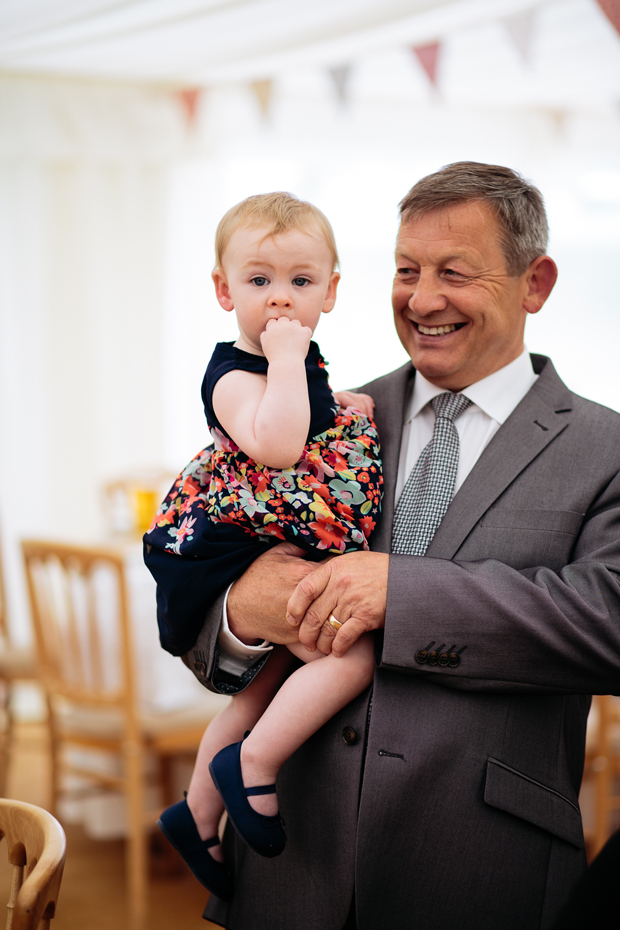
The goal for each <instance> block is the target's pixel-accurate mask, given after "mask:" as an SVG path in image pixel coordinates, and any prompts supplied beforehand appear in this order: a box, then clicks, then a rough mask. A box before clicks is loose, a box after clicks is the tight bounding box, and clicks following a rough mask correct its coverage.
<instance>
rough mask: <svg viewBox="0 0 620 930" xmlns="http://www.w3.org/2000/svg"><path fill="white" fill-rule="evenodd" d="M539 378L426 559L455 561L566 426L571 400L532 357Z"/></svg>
mask: <svg viewBox="0 0 620 930" xmlns="http://www.w3.org/2000/svg"><path fill="white" fill-rule="evenodd" d="M532 358H533V362H534V369H535V371H536V372H537V373H538V372H539V369H540V374H539V378H538V380H537V381H536V383H535V384H534V385H533V386H532V388H531V389H530V390H529V391H528V393H527V394H526V395H525V397H524V398H523V400H522V401H521V403H520V404H519V405H518V406H517V407H516V408H515V410H514V411H513V412H512V414H511V415H510V416H509V417H508V419H507V420H506V422H505V423H504V424H503V426H502V427H501V428H500V429H499V430H498V431H497V433H496V434H495V436H494V437H493V439H492V440H491V442H490V443H489V445H488V446H487V447H486V449H485V450H484V452H483V453H482V455H481V456H480V458H479V459H478V461H477V462H476V464H475V466H474V467H473V469H472V470H471V472H470V473H469V475H468V476H467V478H466V480H465V481H464V482H463V485H462V486H461V488H460V489H459V491H458V493H457V494H456V495H455V497H454V500H453V501H452V503H451V504H450V506H449V508H448V510H447V512H446V515H445V517H444V518H443V520H442V522H441V524H440V526H439V529H438V530H437V532H436V533H435V536H434V538H433V540H432V542H431V544H430V546H429V548H428V551H427V555H429V556H432V557H434V558H439V559H452V558H454V556H455V554H456V552H457V551H458V549H459V547H460V546H461V545H462V543H463V542H464V540H465V539H466V537H467V536H468V534H469V533H470V532H471V530H472V529H473V527H474V526H475V525H476V523H477V522H478V521H479V520H480V518H481V517H482V516H483V514H484V513H485V512H486V511H487V510H488V509H489V507H490V506H491V505H492V504H493V503H494V501H496V500H497V498H498V497H499V496H500V494H502V493H503V492H504V491H505V490H506V488H507V487H508V486H509V485H510V483H511V482H512V481H514V479H515V478H516V477H517V475H519V474H520V472H522V471H523V469H525V468H527V466H528V465H529V463H530V462H531V461H532V460H533V459H534V458H536V456H537V455H539V454H540V452H542V450H543V449H544V448H545V446H547V445H549V443H550V442H551V441H552V440H553V439H555V437H556V436H558V435H559V433H561V432H562V431H563V430H564V429H566V427H567V426H568V419H567V418H566V417H564V416H562V414H564V413H568V412H569V411H570V410H571V408H572V398H571V395H570V392H569V391H568V388H567V387H566V386H565V385H564V384H563V382H562V381H561V380H560V378H559V377H558V375H557V374H556V372H555V369H554V368H553V365H552V364H551V362H550V361H549V360H548V359H544V357H543V356H533V357H532Z"/></svg>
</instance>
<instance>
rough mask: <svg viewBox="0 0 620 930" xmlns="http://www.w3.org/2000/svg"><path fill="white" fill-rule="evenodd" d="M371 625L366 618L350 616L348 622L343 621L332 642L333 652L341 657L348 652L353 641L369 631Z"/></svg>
mask: <svg viewBox="0 0 620 930" xmlns="http://www.w3.org/2000/svg"><path fill="white" fill-rule="evenodd" d="M369 630H370V625H369V624H368V623H367V622H366V621H365V620H359V619H358V618H357V617H349V619H348V620H347V622H346V623H343V624H342V626H341V627H340V629H339V630H338V632H337V633H336V636H335V638H334V641H333V643H332V652H333V654H334V655H335V656H337V657H338V658H340V657H341V656H343V655H344V654H345V652H347V651H348V650H349V649H350V648H351V646H352V645H353V643H356V642H357V641H358V639H359V638H360V636H363V635H364V633H368V632H369Z"/></svg>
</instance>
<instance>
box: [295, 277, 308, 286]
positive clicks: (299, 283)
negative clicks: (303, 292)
mask: <svg viewBox="0 0 620 930" xmlns="http://www.w3.org/2000/svg"><path fill="white" fill-rule="evenodd" d="M293 284H294V285H295V287H305V285H306V284H310V282H309V281H308V279H307V278H293Z"/></svg>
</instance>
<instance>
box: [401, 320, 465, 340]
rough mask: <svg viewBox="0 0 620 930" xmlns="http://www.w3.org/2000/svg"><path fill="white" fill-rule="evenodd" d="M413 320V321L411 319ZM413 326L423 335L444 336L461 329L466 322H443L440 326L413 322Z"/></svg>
mask: <svg viewBox="0 0 620 930" xmlns="http://www.w3.org/2000/svg"><path fill="white" fill-rule="evenodd" d="M412 322H413V321H412ZM413 325H414V326H415V328H416V329H417V331H418V332H419V333H421V334H422V335H423V336H445V335H447V334H448V333H453V332H454V331H455V330H457V329H461V328H462V327H463V326H465V325H466V323H444V324H443V325H442V326H423V325H422V323H415V322H414V323H413Z"/></svg>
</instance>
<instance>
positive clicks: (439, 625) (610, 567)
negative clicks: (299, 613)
mask: <svg viewBox="0 0 620 930" xmlns="http://www.w3.org/2000/svg"><path fill="white" fill-rule="evenodd" d="M619 584H620V476H619V475H616V476H615V477H614V478H613V479H612V481H611V482H610V483H609V484H608V486H607V487H606V488H605V490H604V491H603V492H602V493H601V494H600V495H599V496H598V497H597V499H596V500H595V501H594V503H593V504H592V506H591V507H590V508H589V510H588V513H587V514H586V515H585V519H584V521H583V524H582V527H581V531H580V533H579V535H578V537H577V539H576V542H575V545H574V548H573V554H572V558H571V561H570V563H569V564H567V565H566V566H565V567H563V568H561V569H560V570H557V571H552V570H551V569H550V568H548V567H545V566H533V567H526V568H519V569H516V568H513V567H511V566H510V565H508V564H505V563H504V562H502V561H498V560H497V559H492V558H488V559H481V560H479V561H459V560H458V558H457V559H456V560H454V561H450V560H447V559H446V560H444V559H435V558H428V557H417V556H392V557H391V558H390V577H389V586H388V604H387V614H386V622H385V634H384V643H383V653H382V658H381V666H382V667H384V668H388V669H392V670H394V671H399V672H406V673H412V674H421V675H428V676H430V680H432V681H433V682H434V683H437V684H440V685H446V686H448V687H453V688H459V689H463V690H472V691H504V692H507V691H508V692H526V693H527V692H530V693H549V694H551V693H576V692H582V693H587V694H618V693H619V692H620V587H619ZM432 652H435V653H436V655H434V656H430V653H432ZM449 656H452V657H454V656H457V657H458V660H457V659H454V658H452V659H450V658H446V657H449ZM431 663H433V664H431Z"/></svg>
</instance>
